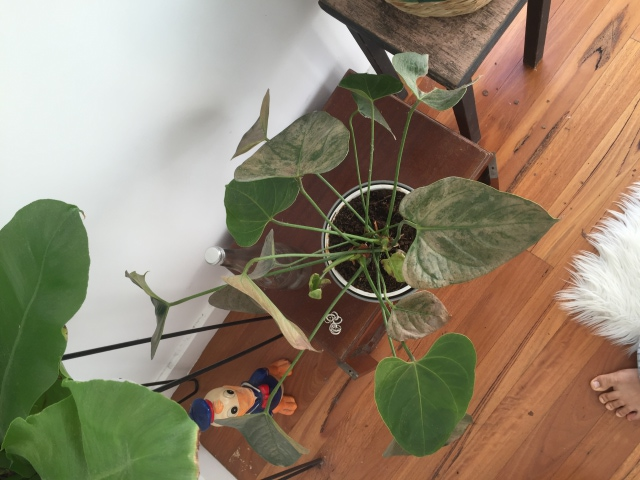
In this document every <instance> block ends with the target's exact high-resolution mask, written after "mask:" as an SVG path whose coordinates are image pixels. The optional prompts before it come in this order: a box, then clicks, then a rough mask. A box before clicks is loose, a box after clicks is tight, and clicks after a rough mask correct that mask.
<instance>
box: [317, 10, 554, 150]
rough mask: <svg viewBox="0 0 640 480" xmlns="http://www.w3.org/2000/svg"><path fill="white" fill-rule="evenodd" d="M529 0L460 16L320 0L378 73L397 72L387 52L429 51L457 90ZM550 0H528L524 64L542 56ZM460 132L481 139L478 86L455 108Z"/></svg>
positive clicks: (437, 71)
mask: <svg viewBox="0 0 640 480" xmlns="http://www.w3.org/2000/svg"><path fill="white" fill-rule="evenodd" d="M525 3H527V0H493V1H492V2H490V3H489V4H488V5H486V6H484V7H482V8H481V9H479V10H477V11H476V12H474V13H470V14H467V15H460V16H456V17H443V18H435V17H427V18H423V17H417V16H415V15H411V14H408V13H405V12H402V11H400V10H398V9H397V8H396V7H394V6H392V5H390V4H388V3H387V2H385V0H319V5H320V7H321V8H322V9H323V10H324V11H326V12H327V13H329V15H331V16H333V17H335V18H336V19H338V20H339V21H341V22H342V23H344V24H345V25H346V26H347V27H348V28H349V30H350V31H351V33H352V34H353V36H354V38H355V39H356V42H357V43H358V45H359V46H360V48H361V49H362V51H363V52H364V54H365V55H366V56H367V58H368V60H369V62H370V63H371V65H372V66H373V68H374V69H375V70H376V72H378V73H387V74H390V75H394V76H395V71H394V70H393V67H392V66H391V62H390V60H389V57H388V56H387V54H386V52H390V53H392V54H396V53H400V52H416V53H422V54H429V74H428V76H429V78H432V79H433V80H435V81H436V82H438V83H440V84H441V85H443V86H444V87H445V88H449V89H453V88H457V87H459V86H462V85H464V84H466V83H469V82H470V81H471V76H472V75H473V74H474V73H475V71H476V70H477V69H478V67H479V66H480V64H481V63H482V61H483V60H484V59H485V58H486V56H487V55H488V54H489V52H490V51H491V49H492V48H493V47H494V45H495V44H496V43H497V41H498V40H499V39H500V37H501V36H502V34H503V33H504V32H505V31H506V29H507V27H508V26H509V25H510V24H511V23H512V22H513V20H514V19H515V17H516V15H517V14H518V12H519V11H520V9H521V8H522V7H523V6H524V4H525ZM550 5H551V0H529V2H528V5H527V24H526V32H525V41H524V63H525V64H526V65H528V66H530V67H532V68H533V67H535V66H536V65H537V64H538V62H539V61H540V60H541V59H542V54H543V51H544V43H545V37H546V33H547V23H548V20H549V8H550ZM453 111H454V113H455V116H456V120H457V122H458V128H459V129H460V133H461V134H462V135H464V136H465V137H467V138H469V139H471V140H473V141H474V142H477V141H478V140H480V127H479V125H478V115H477V112H476V102H475V97H474V94H473V87H470V88H468V89H467V93H466V95H465V96H464V97H463V99H462V100H461V101H460V102H459V103H458V104H457V105H456V106H455V107H453Z"/></svg>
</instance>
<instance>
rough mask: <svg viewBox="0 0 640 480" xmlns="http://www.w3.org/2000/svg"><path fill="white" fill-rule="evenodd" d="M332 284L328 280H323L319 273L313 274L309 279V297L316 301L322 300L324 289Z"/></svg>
mask: <svg viewBox="0 0 640 480" xmlns="http://www.w3.org/2000/svg"><path fill="white" fill-rule="evenodd" d="M330 283H331V280H329V279H328V278H321V277H320V274H319V273H313V274H312V275H311V277H309V297H311V298H313V299H314V300H320V299H321V298H322V289H323V288H324V287H326V286H327V285H329V284H330Z"/></svg>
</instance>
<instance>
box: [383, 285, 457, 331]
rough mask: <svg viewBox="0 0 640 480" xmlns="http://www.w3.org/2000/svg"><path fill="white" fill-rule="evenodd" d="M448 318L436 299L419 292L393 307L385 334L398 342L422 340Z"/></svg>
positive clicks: (432, 295) (428, 293) (428, 294)
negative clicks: (412, 339)
mask: <svg viewBox="0 0 640 480" xmlns="http://www.w3.org/2000/svg"><path fill="white" fill-rule="evenodd" d="M450 318H451V316H450V315H449V312H447V309H446V308H445V306H444V304H443V303H442V302H441V301H440V300H439V299H438V297H436V296H435V295H434V294H433V293H431V292H428V291H426V290H419V291H416V292H413V293H411V294H410V295H407V296H406V297H404V298H402V299H400V301H398V303H396V304H395V305H394V307H393V310H392V311H391V316H390V317H389V322H388V324H387V333H388V334H389V335H390V336H391V338H393V339H395V340H398V341H404V340H409V339H411V338H414V339H417V338H422V337H425V336H427V335H429V334H431V333H433V332H435V331H436V330H438V329H439V328H440V327H442V326H444V325H446V324H447V322H449V319H450Z"/></svg>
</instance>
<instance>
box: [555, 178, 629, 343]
mask: <svg viewBox="0 0 640 480" xmlns="http://www.w3.org/2000/svg"><path fill="white" fill-rule="evenodd" d="M619 206H620V208H621V209H622V211H621V212H615V211H609V212H608V215H607V216H606V217H605V218H604V219H603V220H602V221H601V222H600V224H599V225H598V226H597V227H596V228H595V229H594V232H593V233H592V234H590V235H589V237H588V240H589V242H590V243H591V244H592V245H593V246H594V247H595V249H596V251H597V254H594V253H591V252H580V253H579V254H578V255H576V256H575V257H574V259H573V262H572V265H571V269H572V271H571V281H570V286H569V287H568V288H566V289H564V290H562V291H560V292H558V293H557V294H556V298H557V299H558V301H559V302H560V306H561V307H562V308H563V309H564V310H566V311H567V312H569V313H570V314H571V315H572V316H574V319H575V320H576V321H578V322H579V323H582V324H583V325H585V326H587V327H590V328H591V329H592V330H593V332H594V333H595V334H597V335H601V336H603V337H606V338H607V339H609V340H610V341H611V342H613V343H614V344H617V345H626V346H629V353H632V352H635V351H636V350H637V347H638V344H639V343H640V182H638V183H634V184H633V185H632V186H631V187H629V190H628V192H627V193H626V194H623V196H622V198H621V200H620V202H619Z"/></svg>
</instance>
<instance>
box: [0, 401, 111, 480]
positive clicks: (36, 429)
mask: <svg viewBox="0 0 640 480" xmlns="http://www.w3.org/2000/svg"><path fill="white" fill-rule="evenodd" d="M3 446H4V448H5V449H6V450H7V453H8V455H9V457H10V458H14V459H15V460H19V459H20V458H23V459H26V460H27V461H28V462H29V463H30V464H31V465H32V466H33V468H35V470H36V471H37V472H38V473H39V474H40V475H41V476H42V477H43V478H52V479H56V478H83V479H88V478H90V477H89V471H88V468H87V462H86V460H85V458H84V450H83V448H82V432H81V427H80V420H79V419H78V411H77V410H76V404H75V402H74V400H73V398H72V397H67V398H66V399H64V400H62V401H60V402H58V403H56V404H54V405H51V406H50V407H48V408H47V409H45V410H43V411H42V412H41V413H39V414H37V415H32V416H30V417H28V418H27V419H26V420H23V419H22V418H18V419H16V420H15V421H14V422H13V423H12V424H11V427H9V431H8V432H7V436H6V437H5V441H4V444H3ZM107 451H108V447H107V445H105V455H106V452H107ZM15 457H18V458H15Z"/></svg>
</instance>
